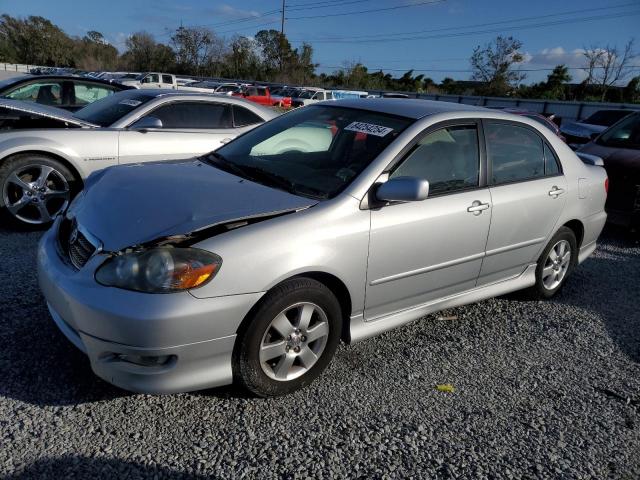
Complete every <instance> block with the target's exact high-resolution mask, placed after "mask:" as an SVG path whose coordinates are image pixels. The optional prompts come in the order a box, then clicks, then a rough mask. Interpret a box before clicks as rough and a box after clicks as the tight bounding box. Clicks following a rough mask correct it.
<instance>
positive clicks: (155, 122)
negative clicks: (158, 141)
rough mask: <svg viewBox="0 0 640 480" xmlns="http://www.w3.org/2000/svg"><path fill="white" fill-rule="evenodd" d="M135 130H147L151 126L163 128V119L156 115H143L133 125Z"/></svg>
mask: <svg viewBox="0 0 640 480" xmlns="http://www.w3.org/2000/svg"><path fill="white" fill-rule="evenodd" d="M130 128H132V129H133V130H147V129H149V128H162V120H160V119H159V118H156V117H142V118H141V119H139V120H138V121H137V122H135V123H134V124H133V125H131V127H130Z"/></svg>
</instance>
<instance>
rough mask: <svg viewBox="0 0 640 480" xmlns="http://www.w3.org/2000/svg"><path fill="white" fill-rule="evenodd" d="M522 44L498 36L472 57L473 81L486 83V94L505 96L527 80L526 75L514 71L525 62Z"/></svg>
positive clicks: (475, 51) (474, 51) (509, 38)
mask: <svg viewBox="0 0 640 480" xmlns="http://www.w3.org/2000/svg"><path fill="white" fill-rule="evenodd" d="M521 48H522V42H521V41H520V40H516V39H515V38H513V37H503V36H498V37H497V38H496V39H495V40H494V41H493V42H490V43H488V44H487V45H485V46H484V47H480V46H479V45H478V46H477V47H476V48H475V49H474V50H473V55H472V56H471V59H470V61H471V69H472V72H473V73H472V75H471V78H472V79H473V80H478V81H481V82H484V84H485V87H484V88H483V90H485V93H487V94H490V95H504V94H506V93H508V92H509V91H510V90H512V89H513V88H514V87H516V86H517V85H518V83H520V82H521V81H522V80H524V79H525V77H526V75H525V74H524V73H522V72H519V71H517V70H514V68H513V67H514V66H515V65H516V64H518V63H521V62H522V61H523V60H524V56H523V55H522V53H520V49H521Z"/></svg>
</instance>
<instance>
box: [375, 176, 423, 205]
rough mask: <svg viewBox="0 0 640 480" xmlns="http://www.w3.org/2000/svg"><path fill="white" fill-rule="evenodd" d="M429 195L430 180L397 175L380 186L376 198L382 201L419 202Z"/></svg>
mask: <svg viewBox="0 0 640 480" xmlns="http://www.w3.org/2000/svg"><path fill="white" fill-rule="evenodd" d="M428 195H429V182H428V181H426V180H425V179H423V178H416V177H396V178H392V179H390V180H387V181H386V182H385V183H383V184H382V185H380V186H379V187H378V190H377V191H376V199H378V200H380V201H381V202H417V201H420V200H424V199H426V198H427V196H428Z"/></svg>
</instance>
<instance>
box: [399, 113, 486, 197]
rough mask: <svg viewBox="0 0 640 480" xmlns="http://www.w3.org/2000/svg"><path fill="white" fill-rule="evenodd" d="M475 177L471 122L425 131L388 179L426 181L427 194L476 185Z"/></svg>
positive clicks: (477, 173) (476, 159) (475, 145)
mask: <svg viewBox="0 0 640 480" xmlns="http://www.w3.org/2000/svg"><path fill="white" fill-rule="evenodd" d="M479 176H480V155H479V151H478V131H477V129H476V126H475V125H457V126H451V127H446V128H442V129H440V130H436V131H435V132H432V133H429V134H428V135H426V136H425V137H424V138H422V140H420V142H418V145H417V146H416V147H415V148H414V149H413V150H412V151H411V153H409V155H408V156H407V158H406V159H405V160H404V161H403V162H402V163H401V164H400V166H399V167H397V168H396V169H395V170H394V171H393V173H392V174H391V178H393V177H418V178H424V179H425V180H428V181H429V193H430V194H431V195H437V194H439V193H446V192H451V191H456V190H461V189H465V188H471V187H477V186H478V182H479Z"/></svg>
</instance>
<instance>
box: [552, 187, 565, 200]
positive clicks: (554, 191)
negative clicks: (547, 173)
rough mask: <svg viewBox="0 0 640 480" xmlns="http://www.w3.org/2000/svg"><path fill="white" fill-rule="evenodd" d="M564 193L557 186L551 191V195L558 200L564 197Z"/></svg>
mask: <svg viewBox="0 0 640 480" xmlns="http://www.w3.org/2000/svg"><path fill="white" fill-rule="evenodd" d="M563 193H564V189H563V188H558V187H556V186H555V185H554V186H553V188H551V190H549V195H550V196H552V197H553V198H558V195H562V194H563Z"/></svg>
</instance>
